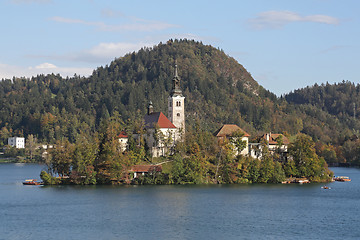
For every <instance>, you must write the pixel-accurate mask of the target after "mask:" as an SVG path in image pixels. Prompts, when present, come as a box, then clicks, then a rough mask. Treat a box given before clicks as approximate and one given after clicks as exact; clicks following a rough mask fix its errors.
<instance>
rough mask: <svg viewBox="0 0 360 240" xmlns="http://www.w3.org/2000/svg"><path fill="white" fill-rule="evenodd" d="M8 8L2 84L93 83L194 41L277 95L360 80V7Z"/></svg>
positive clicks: (271, 1) (123, 2)
mask: <svg viewBox="0 0 360 240" xmlns="http://www.w3.org/2000/svg"><path fill="white" fill-rule="evenodd" d="M0 9H1V10H2V11H1V14H0V22H1V23H0V26H1V27H0V33H1V35H0V39H1V44H0V79H5V78H12V77H13V76H16V77H31V76H36V75H37V74H42V73H43V74H47V73H55V74H57V73H59V74H60V75H62V76H73V75H74V74H75V73H76V74H77V75H80V76H89V75H90V74H91V73H92V72H93V70H94V69H96V68H97V67H100V66H105V65H107V64H109V63H110V62H111V61H112V60H114V59H115V58H119V57H122V56H124V55H125V54H126V53H129V52H133V51H138V50H139V49H140V48H142V47H152V46H154V45H157V44H159V43H160V42H163V43H164V42H166V41H167V40H169V39H183V38H186V39H194V40H197V41H201V42H203V43H204V44H207V45H212V46H213V47H215V48H219V49H223V50H224V52H225V53H226V54H227V55H229V56H231V57H233V58H234V59H236V60H237V61H238V62H239V63H240V64H242V65H243V66H244V67H245V68H246V69H247V70H248V71H249V72H250V73H251V75H252V76H253V78H254V79H255V80H256V81H257V82H258V83H259V84H260V85H262V86H263V87H264V88H266V89H268V90H270V91H271V92H273V93H275V94H276V95H278V96H280V95H282V94H286V93H289V92H290V91H293V90H295V89H299V88H303V87H306V86H311V85H313V84H315V83H317V84H322V83H326V82H329V83H335V82H341V81H343V80H348V81H351V82H354V83H356V84H357V83H360V71H359V70H360V65H359V62H358V58H359V56H360V46H359V45H360V19H359V18H360V14H359V10H360V1H358V0H343V1H339V0H301V1H295V0H293V1H291V0H223V1H219V0H216V1H213V0H191V1H190V0H181V1H174V0H172V1H171V0H169V1H167V0H166V1H165V0H152V1H148V0H132V1H129V0H76V1H74V0H0ZM179 72H181V66H179Z"/></svg>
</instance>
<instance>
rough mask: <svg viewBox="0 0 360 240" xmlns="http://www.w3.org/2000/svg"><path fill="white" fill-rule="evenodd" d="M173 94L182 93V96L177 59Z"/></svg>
mask: <svg viewBox="0 0 360 240" xmlns="http://www.w3.org/2000/svg"><path fill="white" fill-rule="evenodd" d="M171 93H172V95H173V96H174V95H180V96H182V92H181V88H180V77H179V75H178V70H177V60H175V74H174V78H173V89H172V92H171Z"/></svg>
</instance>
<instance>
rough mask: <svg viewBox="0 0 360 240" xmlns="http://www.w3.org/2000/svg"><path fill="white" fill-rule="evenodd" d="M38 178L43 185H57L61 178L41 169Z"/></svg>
mask: <svg viewBox="0 0 360 240" xmlns="http://www.w3.org/2000/svg"><path fill="white" fill-rule="evenodd" d="M40 178H41V180H42V181H43V182H44V184H45V185H58V184H60V182H61V180H60V179H59V178H56V177H53V176H51V175H50V174H49V173H47V172H46V171H41V173H40Z"/></svg>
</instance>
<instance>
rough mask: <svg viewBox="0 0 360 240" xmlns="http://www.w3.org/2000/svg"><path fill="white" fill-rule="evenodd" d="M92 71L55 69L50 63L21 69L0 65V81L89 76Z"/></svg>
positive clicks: (89, 69) (72, 68)
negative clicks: (44, 76)
mask: <svg viewBox="0 0 360 240" xmlns="http://www.w3.org/2000/svg"><path fill="white" fill-rule="evenodd" d="M93 70H94V69H92V68H74V67H57V66H55V65H54V64H51V63H42V64H40V65H38V66H34V67H22V66H14V65H8V64H1V63H0V79H12V77H14V76H15V77H29V78H30V77H32V76H36V75H38V74H51V73H54V74H60V75H61V76H63V77H66V76H74V74H75V73H76V74H77V75H80V76H89V75H90V74H91V73H92V72H93Z"/></svg>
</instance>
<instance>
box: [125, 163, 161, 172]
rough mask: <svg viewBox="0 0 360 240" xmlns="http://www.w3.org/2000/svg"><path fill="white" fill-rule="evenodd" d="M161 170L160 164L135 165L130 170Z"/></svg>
mask: <svg viewBox="0 0 360 240" xmlns="http://www.w3.org/2000/svg"><path fill="white" fill-rule="evenodd" d="M154 170H155V171H156V172H161V171H162V167H161V165H135V166H133V167H132V168H131V171H133V172H152V171H154Z"/></svg>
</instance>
